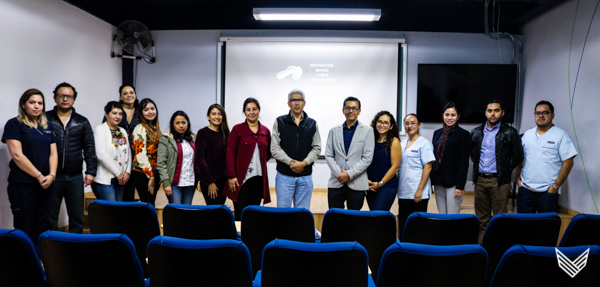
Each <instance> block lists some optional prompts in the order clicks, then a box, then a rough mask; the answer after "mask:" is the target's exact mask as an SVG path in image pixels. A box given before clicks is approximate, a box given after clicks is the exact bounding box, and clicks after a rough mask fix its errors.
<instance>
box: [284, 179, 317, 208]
mask: <svg viewBox="0 0 600 287" xmlns="http://www.w3.org/2000/svg"><path fill="white" fill-rule="evenodd" d="M275 192H276V193H277V207H292V201H293V202H294V207H299V208H306V209H310V199H311V197H312V192H313V180H312V175H306V176H298V177H294V176H288V175H283V174H281V173H279V172H278V173H277V176H275Z"/></svg>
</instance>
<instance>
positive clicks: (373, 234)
mask: <svg viewBox="0 0 600 287" xmlns="http://www.w3.org/2000/svg"><path fill="white" fill-rule="evenodd" d="M321 231H322V233H321V242H340V241H357V242H358V243H360V244H361V245H362V246H364V247H365V248H366V249H367V252H368V253H369V266H370V267H371V271H372V274H377V272H378V271H379V263H380V262H381V256H382V255H383V252H384V251H385V250H386V249H387V248H388V247H389V246H390V245H392V244H394V242H396V217H394V215H393V214H392V213H391V212H389V211H359V210H346V209H339V208H332V209H330V210H328V211H327V212H326V213H325V216H324V217H323V227H322V228H321Z"/></svg>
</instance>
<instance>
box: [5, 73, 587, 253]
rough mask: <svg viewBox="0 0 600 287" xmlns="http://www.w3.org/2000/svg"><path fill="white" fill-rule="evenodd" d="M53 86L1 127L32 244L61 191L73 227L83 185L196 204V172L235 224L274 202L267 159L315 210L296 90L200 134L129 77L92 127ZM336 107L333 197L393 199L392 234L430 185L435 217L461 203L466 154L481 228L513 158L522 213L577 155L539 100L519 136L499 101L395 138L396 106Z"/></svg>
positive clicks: (453, 112) (543, 196)
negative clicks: (369, 113)
mask: <svg viewBox="0 0 600 287" xmlns="http://www.w3.org/2000/svg"><path fill="white" fill-rule="evenodd" d="M53 94H54V95H53V99H54V102H55V103H56V106H55V107H54V109H52V110H49V111H45V110H44V109H45V108H46V103H45V100H44V96H43V94H42V92H41V91H39V90H36V89H30V90H27V91H26V92H25V93H24V94H23V95H22V96H21V98H20V100H19V115H18V116H17V117H16V118H13V119H11V120H9V121H8V122H7V123H6V126H5V130H4V134H3V136H2V142H4V143H6V144H7V145H8V149H9V151H10V154H11V156H12V158H13V159H12V160H11V162H10V170H11V171H10V174H9V178H8V181H9V185H8V195H9V200H10V203H11V209H12V212H13V215H14V227H15V228H19V229H22V230H24V231H25V232H26V233H28V234H29V235H30V236H31V238H32V239H33V241H34V242H37V236H39V234H41V233H42V232H43V231H45V230H46V229H48V228H49V229H54V230H56V229H58V226H57V221H58V214H59V211H60V204H61V202H62V199H63V198H64V199H65V203H66V207H67V212H68V215H69V231H70V232H76V233H81V232H82V227H83V219H84V216H83V209H84V206H83V202H84V199H83V198H84V192H83V188H84V185H85V186H88V185H91V187H92V190H93V192H94V194H95V195H96V197H97V198H99V199H106V200H124V201H132V200H133V197H134V193H135V190H137V193H138V194H139V198H140V200H141V201H143V202H148V203H151V204H154V201H155V198H156V193H157V191H158V190H159V188H160V186H161V185H162V186H163V190H164V192H165V194H166V195H167V197H168V200H169V202H170V203H183V204H191V203H192V199H193V196H194V193H195V190H196V186H197V184H198V182H199V183H200V189H201V192H202V194H203V196H204V198H205V201H206V203H207V204H224V202H225V200H226V198H227V197H229V198H230V199H231V200H232V201H233V203H234V210H235V219H236V220H240V219H241V211H242V210H243V209H244V208H245V207H246V206H248V205H259V204H260V203H261V201H262V202H264V203H265V204H266V203H269V202H270V201H271V198H270V192H269V180H268V176H267V164H266V163H267V161H268V160H269V159H270V158H271V157H274V158H275V159H276V160H277V176H276V179H275V189H276V194H277V206H278V207H291V206H292V205H293V206H294V207H302V208H307V209H308V208H310V202H311V196H312V191H313V180H312V167H313V164H314V162H315V161H316V160H317V159H318V158H319V156H320V154H321V138H320V134H319V129H318V125H317V123H316V121H315V120H314V119H312V118H310V117H308V115H307V113H306V112H305V111H304V107H305V105H306V100H305V94H304V92H302V91H301V90H297V89H296V90H292V91H291V92H290V93H289V94H288V106H289V108H290V110H289V113H288V114H284V115H282V116H280V117H278V118H277V119H276V120H275V123H274V124H273V128H272V131H271V130H269V129H268V128H267V127H266V126H264V125H262V124H261V123H260V121H259V115H260V109H261V108H260V103H259V101H258V100H257V99H255V98H247V99H246V100H245V101H244V103H243V113H244V115H245V117H246V119H245V121H244V122H242V123H239V124H237V125H235V126H233V128H232V129H231V130H230V129H229V126H228V123H227V115H226V113H225V110H224V109H223V107H222V106H221V105H219V104H213V105H211V106H210V107H209V108H208V111H207V115H206V117H207V120H208V122H209V125H208V126H207V127H205V128H202V129H200V130H199V131H198V132H197V133H196V134H194V133H192V132H191V123H190V120H189V117H188V115H187V114H186V113H185V112H184V111H176V112H175V113H173V115H172V116H171V119H170V122H169V126H168V127H169V129H168V132H166V133H164V134H163V131H162V130H161V128H160V123H159V121H158V107H157V105H156V104H155V102H154V101H152V100H151V99H148V98H146V99H143V100H141V101H138V99H137V95H136V92H135V88H134V87H133V86H131V85H123V86H121V87H120V88H119V101H110V102H108V103H107V104H106V106H105V107H104V118H103V123H102V124H100V125H98V126H97V127H96V128H95V129H94V130H92V127H91V126H90V123H89V121H88V120H87V118H85V117H84V116H82V115H80V114H78V113H76V112H75V108H73V105H74V103H75V101H76V99H77V91H76V89H75V88H74V87H73V86H72V85H70V84H68V83H61V84H59V85H58V86H57V87H56V88H55V89H54V91H53ZM342 112H343V114H344V116H345V118H346V120H345V121H344V122H343V123H342V124H341V125H337V126H334V127H333V128H332V129H331V130H330V131H329V134H328V137H327V142H326V147H325V160H326V162H327V165H328V166H329V168H330V170H331V176H330V179H329V181H328V203H329V207H330V208H345V207H347V208H348V209H355V210H359V209H361V208H362V205H363V202H364V200H365V197H366V200H367V203H368V205H369V209H371V210H390V208H391V206H392V204H393V202H394V200H395V198H398V228H399V231H400V234H401V233H402V229H403V227H404V223H405V221H406V219H407V217H408V216H409V215H410V213H412V212H414V211H427V204H428V200H429V198H431V196H432V193H433V190H435V193H436V203H437V205H438V210H439V212H440V213H459V212H460V205H461V202H462V198H463V196H464V188H465V184H466V180H467V173H468V166H469V157H471V159H472V160H473V162H474V170H473V175H474V176H473V181H474V182H475V212H476V214H477V216H478V217H479V218H480V220H481V226H482V229H485V227H486V226H487V223H488V222H489V219H490V218H491V215H492V213H493V214H497V213H501V212H506V211H507V210H506V208H507V207H506V205H507V201H508V196H509V192H510V185H509V183H510V175H511V173H512V170H513V169H514V168H517V167H518V172H519V173H520V177H518V180H517V181H518V183H519V187H520V188H519V205H518V212H536V211H538V212H545V211H553V210H554V209H555V208H556V204H557V199H558V195H557V192H558V188H559V187H560V185H562V183H563V182H564V180H565V179H566V177H567V175H568V173H569V171H570V169H571V167H572V166H573V157H574V156H575V155H577V153H576V152H575V149H574V147H573V145H572V143H571V141H570V139H569V136H568V135H567V134H566V132H564V131H563V130H561V129H559V128H558V127H555V126H554V125H553V124H552V119H553V118H554V107H553V106H552V104H550V103H549V102H546V101H542V102H540V103H538V104H537V105H536V112H535V117H536V124H537V128H533V129H532V130H530V131H527V132H526V133H525V135H524V136H523V141H522V142H521V138H520V137H519V135H518V133H517V131H516V130H515V129H514V128H512V127H510V126H509V125H507V124H505V123H502V121H501V119H502V116H503V115H504V111H503V110H502V108H501V103H500V102H499V101H497V100H493V101H490V103H489V104H488V106H487V109H486V111H485V114H486V117H487V119H488V120H487V122H486V123H484V124H483V125H481V126H479V127H477V128H475V129H474V130H473V131H471V133H470V134H469V132H467V131H465V130H464V129H462V128H460V127H459V126H458V120H459V118H460V111H459V109H458V107H457V106H456V105H455V104H454V103H448V104H447V105H446V106H445V107H444V109H443V111H442V119H443V127H442V128H441V129H439V130H436V131H435V133H434V136H433V139H432V141H431V142H430V141H429V140H427V139H425V138H424V137H421V135H420V134H419V130H420V128H421V122H420V121H419V118H418V116H417V115H416V114H409V115H407V116H406V117H404V119H403V122H402V123H403V124H404V129H405V131H406V134H407V137H406V138H405V139H404V140H402V141H401V140H400V138H399V136H400V132H399V131H400V129H399V127H398V125H397V122H396V120H395V119H394V116H393V115H392V114H391V113H390V112H387V111H381V112H379V113H378V114H377V115H376V116H375V117H374V118H373V120H372V121H371V126H370V127H369V126H366V125H364V124H362V123H361V122H359V121H358V116H359V115H360V112H361V102H360V100H358V99H357V98H355V97H348V98H346V99H345V100H344V102H343V106H342ZM524 151H525V152H524ZM523 159H525V162H524V166H523V167H522V168H521V164H522V162H523ZM84 161H85V176H84V173H83V162H84ZM432 186H433V187H434V188H432ZM36 247H37V246H36Z"/></svg>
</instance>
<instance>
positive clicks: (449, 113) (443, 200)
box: [431, 102, 471, 214]
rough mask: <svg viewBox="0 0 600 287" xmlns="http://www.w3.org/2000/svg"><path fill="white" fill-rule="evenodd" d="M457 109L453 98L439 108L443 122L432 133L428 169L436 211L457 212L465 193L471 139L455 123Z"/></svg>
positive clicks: (456, 121) (458, 115) (456, 120)
mask: <svg viewBox="0 0 600 287" xmlns="http://www.w3.org/2000/svg"><path fill="white" fill-rule="evenodd" d="M459 118H460V113H459V111H458V108H457V107H456V105H455V104H454V103H453V102H449V103H448V104H446V106H444V109H443V110H442V119H443V121H444V125H443V127H442V128H441V129H439V130H436V131H435V132H434V133H433V139H432V141H431V142H432V143H433V146H434V148H435V152H434V153H435V162H434V163H433V170H432V172H431V184H432V185H433V186H434V191H435V202H436V203H437V206H438V210H439V213H442V214H456V213H460V205H461V203H462V200H463V196H464V189H465V183H466V182H467V171H468V169H469V154H470V152H471V140H470V135H469V132H468V131H466V130H464V129H462V128H460V127H459V126H458V119H459Z"/></svg>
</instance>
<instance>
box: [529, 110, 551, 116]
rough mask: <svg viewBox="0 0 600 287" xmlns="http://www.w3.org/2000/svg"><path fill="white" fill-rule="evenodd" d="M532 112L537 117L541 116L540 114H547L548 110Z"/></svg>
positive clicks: (548, 113)
mask: <svg viewBox="0 0 600 287" xmlns="http://www.w3.org/2000/svg"><path fill="white" fill-rule="evenodd" d="M533 114H534V115H535V116H536V117H539V116H541V115H544V116H548V115H550V111H543V112H535V113H533Z"/></svg>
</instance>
